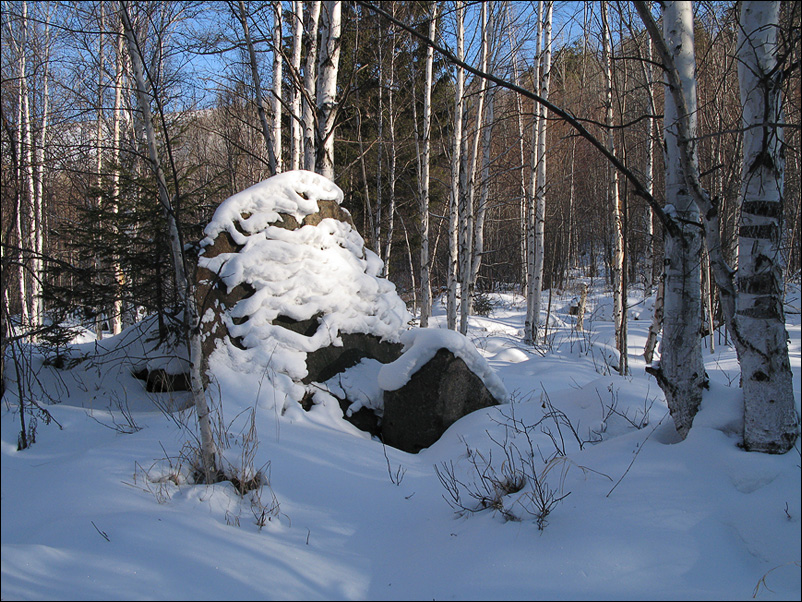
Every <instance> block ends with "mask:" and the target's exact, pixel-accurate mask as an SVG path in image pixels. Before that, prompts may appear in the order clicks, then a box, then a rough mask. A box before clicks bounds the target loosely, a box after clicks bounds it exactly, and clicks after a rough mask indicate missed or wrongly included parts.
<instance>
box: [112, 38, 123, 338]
mask: <svg viewBox="0 0 802 602" xmlns="http://www.w3.org/2000/svg"><path fill="white" fill-rule="evenodd" d="M120 34H121V35H119V36H118V37H117V53H116V56H115V62H114V65H115V66H114V115H113V116H112V119H113V123H112V143H111V149H112V150H111V152H112V163H113V171H112V174H111V196H112V203H113V207H112V211H113V212H114V213H117V211H118V207H119V201H120V139H121V133H122V99H123V89H122V84H123V71H124V62H123V41H124V39H125V38H124V33H123V32H122V31H120ZM112 270H113V271H114V279H115V281H116V283H117V290H118V293H117V295H115V299H114V310H113V311H112V318H111V331H112V334H119V333H120V332H121V331H122V327H123V319H122V318H123V303H122V298H121V297H122V291H123V287H124V286H125V275H124V274H123V271H122V268H121V266H120V261H119V259H117V258H114V259H113V266H112Z"/></svg>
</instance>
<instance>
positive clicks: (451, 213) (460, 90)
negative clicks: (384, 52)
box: [446, 0, 465, 330]
mask: <svg viewBox="0 0 802 602" xmlns="http://www.w3.org/2000/svg"><path fill="white" fill-rule="evenodd" d="M456 20H457V59H458V61H459V62H460V63H461V62H462V61H463V60H464V58H465V4H464V2H463V1H462V0H456ZM460 63H458V64H457V67H456V72H457V73H456V79H457V81H456V86H455V89H454V137H453V141H452V147H451V194H450V196H449V210H448V233H449V237H448V275H447V277H448V283H447V284H448V294H447V299H446V323H447V326H448V328H449V329H451V330H456V328H457V280H458V271H457V270H458V266H459V190H460V184H459V183H460V177H459V170H460V153H461V149H462V126H463V124H462V110H463V105H464V102H465V99H464V95H465V69H464V67H463V66H462V65H461V64H460Z"/></svg>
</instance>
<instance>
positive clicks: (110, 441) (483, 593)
mask: <svg viewBox="0 0 802 602" xmlns="http://www.w3.org/2000/svg"><path fill="white" fill-rule="evenodd" d="M599 286H600V284H599V280H596V281H595V286H594V288H592V289H591V294H590V297H589V303H588V315H587V316H586V319H585V326H586V328H587V331H586V332H584V333H575V332H572V330H571V325H572V324H573V320H574V318H573V316H570V315H569V313H568V305H569V302H570V298H571V297H572V296H574V295H575V294H576V292H577V291H575V290H570V291H554V296H553V302H552V310H551V311H552V315H551V316H550V317H551V320H550V322H549V330H548V333H547V337H548V340H547V342H546V343H544V344H541V345H539V346H538V347H537V348H532V347H529V346H526V345H524V344H523V343H522V342H521V339H522V336H521V335H522V329H523V317H524V312H525V307H524V304H523V299H522V297H520V296H519V295H514V294H511V293H504V294H492V295H491V297H490V298H491V300H492V301H493V303H494V309H493V311H492V312H491V314H490V315H489V316H488V317H474V318H471V322H470V327H469V329H468V338H469V339H470V340H471V341H472V342H473V344H474V345H475V347H476V349H477V350H478V353H479V354H480V355H481V356H482V357H483V358H484V360H485V361H486V362H487V364H488V365H489V366H490V367H492V368H493V369H494V371H495V373H496V375H497V376H498V378H499V379H500V381H501V383H502V384H503V385H504V388H505V389H506V390H507V391H508V392H509V398H510V403H508V404H503V405H501V406H497V407H494V408H488V409H485V410H480V411H478V412H474V413H473V414H470V415H468V416H466V417H464V418H462V419H461V420H459V421H457V422H456V423H455V424H453V425H452V426H451V427H450V428H449V429H448V431H447V432H446V433H445V435H444V436H443V437H442V438H441V439H440V440H439V441H438V442H436V443H435V444H434V445H432V446H431V447H430V448H428V449H425V450H422V451H421V452H420V453H418V454H407V453H404V452H401V451H398V450H396V449H393V448H390V447H385V446H383V445H382V443H381V442H380V441H377V440H374V439H372V438H370V436H368V435H366V434H365V433H363V432H361V431H358V430H357V429H356V428H355V427H353V426H352V425H351V424H349V423H348V422H346V421H344V420H343V419H342V418H341V416H342V412H341V410H340V408H339V406H338V405H337V404H336V402H331V400H326V399H325V395H322V396H321V399H323V401H322V403H319V404H318V405H315V406H313V408H312V410H311V411H310V412H304V411H303V410H302V409H301V408H300V406H298V404H297V403H294V402H292V403H290V402H287V403H280V402H279V401H277V400H276V398H275V397H276V396H277V395H279V394H280V393H281V390H280V387H271V386H268V385H267V382H268V378H267V376H266V375H265V372H264V371H263V372H260V371H259V370H257V369H255V368H254V369H253V370H243V369H242V367H241V366H239V365H237V364H236V363H233V362H232V358H233V357H234V356H232V355H227V354H224V353H220V354H216V355H215V357H214V358H213V361H212V363H211V370H212V372H213V376H214V378H213V381H212V386H211V387H210V394H211V397H212V399H213V401H214V405H215V406H216V407H217V408H218V409H219V408H222V415H219V414H217V415H216V418H215V423H216V424H218V425H219V428H220V432H225V433H226V434H227V436H226V437H225V439H224V440H225V442H226V444H227V446H228V447H227V448H226V449H225V455H226V459H227V460H228V461H229V462H232V463H236V462H238V461H239V462H242V460H243V458H246V459H247V458H250V462H246V466H245V468H247V467H248V466H251V467H253V468H254V469H256V470H262V471H263V472H264V473H265V474H266V475H267V476H269V482H270V486H269V487H268V486H264V487H263V488H262V489H261V490H259V491H258V492H257V493H258V495H255V494H250V495H248V496H245V497H241V496H240V495H239V494H238V493H237V492H236V491H235V489H234V488H233V486H232V485H231V484H230V483H221V484H217V485H213V486H207V485H191V484H189V483H188V476H189V471H188V470H187V466H186V462H185V461H182V453H186V451H187V449H188V447H187V445H190V446H191V445H192V442H193V441H194V432H195V417H194V414H193V413H191V412H183V413H175V414H172V415H171V416H172V418H175V419H176V420H173V419H172V418H171V417H168V416H166V415H165V414H164V413H162V412H161V411H159V410H158V409H156V406H155V405H154V404H155V403H158V405H161V406H164V405H165V400H166V399H169V397H170V395H171V394H167V393H160V394H147V393H145V391H144V386H143V384H142V383H141V381H138V380H136V379H134V378H133V377H131V378H129V377H128V376H126V375H127V374H128V373H129V372H127V370H128V368H126V367H125V366H126V365H125V363H124V359H123V358H124V357H125V356H126V354H128V353H129V352H128V351H126V347H125V346H124V344H123V343H124V342H125V341H128V342H130V341H132V340H141V341H144V340H145V339H144V338H141V336H140V335H143V332H142V329H141V328H140V330H134V329H132V330H129V331H127V332H125V333H123V334H122V335H120V336H118V337H107V338H104V339H103V341H100V342H98V345H97V347H95V344H94V343H93V342H92V341H91V340H89V339H91V335H88V334H87V335H85V337H86V342H84V343H82V344H81V345H78V346H76V347H75V348H73V349H72V353H71V356H73V357H75V358H84V359H82V360H81V361H79V362H77V363H75V365H74V366H73V367H72V368H71V369H69V370H67V369H65V370H56V369H55V368H53V367H52V366H48V365H46V364H47V363H46V362H44V361H43V360H44V358H43V357H42V356H41V355H39V354H38V353H37V352H36V351H35V350H30V349H25V350H24V351H31V353H30V354H29V355H27V356H26V357H27V358H28V359H29V360H30V361H31V362H32V366H33V367H34V368H35V374H36V379H31V380H30V381H27V382H26V387H27V388H26V390H30V391H31V392H32V393H33V394H34V395H35V397H36V399H37V400H39V401H41V402H42V403H48V402H49V401H51V400H55V401H58V400H63V401H62V403H59V404H55V405H46V406H45V407H46V408H47V409H48V411H49V412H50V413H51V414H52V417H53V419H54V420H56V421H58V424H56V422H55V421H53V422H51V423H50V424H45V422H44V420H43V419H42V418H41V417H40V419H39V421H38V425H37V433H36V435H37V436H36V443H34V445H33V446H32V447H31V448H30V449H27V450H24V451H17V435H18V433H19V428H20V416H19V412H18V405H17V397H16V395H15V394H13V392H11V391H12V389H13V390H15V386H14V382H15V378H16V377H15V376H14V370H13V365H11V364H7V368H6V372H7V379H8V380H7V386H8V388H9V391H10V392H7V393H6V394H5V396H4V397H3V405H2V416H1V418H2V422H1V423H0V426H1V427H2V429H1V434H2V443H1V444H0V446H1V447H0V453H2V479H1V480H0V484H1V485H2V521H1V522H0V532H1V533H2V582H1V586H0V589H1V590H2V599H3V600H38V599H75V600H109V599H112V600H116V599H198V600H202V599H208V600H220V599H227V600H250V599H253V600H257V599H264V600H306V599H315V600H423V599H438V600H441V599H452V600H453V599H456V600H482V599H496V600H575V599H595V600H620V599H631V600H649V599H670V600H675V599H683V600H727V599H740V600H747V599H752V596H753V595H755V597H756V599H758V600H766V599H784V600H799V599H800V594H801V593H802V588H801V587H800V567H799V562H800V544H801V542H800V516H801V515H802V508H800V472H801V469H800V464H801V463H802V460H800V453H799V444H798V443H797V447H796V449H794V450H792V451H791V452H789V453H787V454H785V455H783V456H770V455H764V454H752V453H745V452H743V451H742V450H741V449H740V448H739V447H738V443H739V440H740V437H739V432H740V428H741V417H740V415H741V401H740V397H739V389H738V364H737V361H736V360H735V354H734V351H733V350H732V349H731V348H729V347H727V346H726V345H725V341H724V336H723V335H717V336H716V337H714V340H713V343H714V345H715V348H714V349H711V348H710V341H709V340H707V339H706V342H705V350H704V358H705V364H706V367H707V370H708V372H709V376H710V381H711V386H710V390H709V391H707V392H705V397H704V402H703V405H702V409H701V412H700V414H699V415H698V416H697V418H696V420H695V423H694V426H693V428H692V429H691V432H690V435H689V436H688V438H687V439H686V440H685V441H681V442H680V441H678V439H677V436H676V432H675V431H674V428H673V426H672V424H671V420H670V417H668V416H666V405H665V402H664V399H663V396H662V394H661V392H660V390H659V388H658V387H657V385H656V384H655V382H654V380H653V379H651V378H650V377H649V376H648V375H646V374H645V372H644V363H643V360H642V358H641V356H640V354H641V352H642V348H643V343H644V341H645V338H646V334H647V331H648V326H649V323H650V318H651V312H650V310H649V309H650V308H651V298H649V297H647V298H646V299H644V298H643V295H641V294H640V293H638V292H637V291H633V292H632V293H631V295H630V306H631V307H632V308H633V309H632V310H631V312H630V321H629V354H630V355H629V361H630V367H631V370H632V374H631V375H630V376H627V377H621V376H618V375H616V374H615V373H614V372H613V371H611V369H610V366H609V357H608V355H606V354H605V353H604V350H605V349H607V348H608V347H609V346H610V345H612V343H613V324H612V322H610V321H609V320H607V319H606V317H607V316H606V315H605V313H604V311H598V312H596V308H597V307H599V308H603V307H604V305H605V303H606V302H605V299H606V298H607V293H606V291H604V290H603V289H601V288H599ZM787 299H788V301H789V303H788V304H787V305H786V309H787V310H788V313H787V324H788V331H789V335H790V345H789V350H790V355H791V365H792V369H793V372H794V394H795V399H796V403H797V408H799V399H800V371H801V369H800V353H801V345H800V313H799V299H800V295H799V287H798V285H795V286H792V287H789V294H788V297H787ZM594 312H595V313H594ZM541 320H542V322H543V323H544V324H545V321H546V313H545V311H544V313H543V315H542V316H541ZM444 323H445V317H444V315H443V306H442V303H440V302H438V303H436V304H435V315H434V317H433V319H432V320H431V321H430V324H431V325H432V326H433V327H434V328H438V327H442V326H444ZM407 336H416V335H407ZM417 336H420V335H417ZM424 336H425V335H424ZM446 336H448V335H446ZM138 337H139V338H138ZM421 342H422V341H421ZM128 349H130V354H129V355H130V356H131V359H130V360H129V362H130V363H138V362H143V361H144V362H147V361H154V362H159V361H161V360H158V359H157V358H155V357H154V358H152V359H149V358H148V357H147V356H148V355H149V354H156V353H157V351H154V350H153V349H151V348H149V347H148V346H147V345H145V344H144V343H143V344H142V345H141V346H138V347H137V346H136V344H134V346H129V348H128ZM100 350H103V353H101V352H100ZM281 354H282V352H281V351H280V350H279V349H278V348H277V349H276V350H275V351H274V358H273V359H274V360H276V361H279V359H280V358H278V357H276V356H280V355H281ZM140 356H141V357H140ZM101 358H104V359H105V361H106V362H107V363H103V362H102V361H101ZM112 359H114V360H115V361H117V362H118V363H117V364H114V365H116V366H117V367H116V368H114V367H113V366H112V364H111V363H108V362H111V361H112ZM281 361H285V362H287V363H288V364H291V363H292V361H294V360H288V359H286V358H285V359H282V360H281ZM365 365H366V367H365V368H364V370H365V374H372V375H373V376H371V377H370V378H375V379H377V378H378V377H377V376H376V374H377V373H378V371H379V370H381V366H377V365H375V364H373V365H370V363H369V362H367V363H366V364H365ZM268 370H269V368H268ZM365 374H363V375H361V376H359V375H356V374H355V375H354V378H353V380H352V381H351V382H350V383H348V382H346V381H347V380H348V379H346V378H344V379H342V386H344V387H346V386H350V387H352V388H359V387H362V386H363V385H362V384H360V383H362V382H363V381H362V380H361V379H363V378H367V377H366V376H365ZM287 378H289V377H287ZM370 378H369V379H368V380H370ZM287 387H290V385H289V384H287ZM46 394H49V395H50V399H48V398H47V397H46ZM375 396H376V391H375V390H366V391H365V397H364V400H363V403H364V405H368V406H370V405H371V403H373V401H371V400H375ZM126 408H127V410H126ZM124 410H125V411H124ZM282 410H283V411H282ZM556 410H559V412H561V413H562V414H563V415H564V416H565V418H566V420H567V421H568V422H570V425H571V426H572V428H573V431H572V430H571V429H569V428H568V426H567V424H568V423H566V422H561V423H560V425H561V427H560V428H559V429H558V427H557V421H555V420H554V419H550V418H548V416H558V415H559V414H557V413H556ZM252 416H253V422H252V423H251V417H252ZM544 417H545V419H544ZM28 419H30V417H28ZM182 422H183V423H184V424H185V425H187V426H186V427H182V426H180V424H181V423H182ZM536 424H538V426H537V427H535V426H533V425H536ZM251 425H253V427H254V429H255V436H254V432H253V431H252V430H251ZM637 427H640V428H637ZM574 432H575V433H576V436H575V435H574ZM527 440H528V441H527ZM505 442H506V445H507V449H508V450H509V449H510V446H509V444H510V443H514V444H515V445H516V449H518V450H519V451H520V452H521V453H522V455H524V456H526V452H528V450H529V449H530V447H529V444H528V442H530V443H531V449H532V450H534V457H533V461H534V462H533V465H534V466H535V467H536V469H537V470H538V474H539V475H540V476H541V477H542V478H543V483H546V484H547V485H548V486H549V487H551V488H552V489H553V490H554V491H555V492H557V493H558V495H559V496H562V495H567V497H565V498H564V499H563V500H562V501H561V502H559V503H558V504H556V506H554V508H553V510H552V512H551V514H550V515H549V516H548V517H546V523H545V525H544V528H543V529H542V530H540V529H539V528H538V525H537V521H536V519H535V517H534V516H532V515H530V514H527V512H526V510H525V507H526V501H527V500H526V497H525V495H526V494H527V492H531V491H532V484H531V483H527V485H526V487H525V488H524V489H522V490H521V491H519V492H516V493H510V494H508V495H506V496H502V498H501V500H500V506H499V507H498V508H493V507H488V508H487V509H485V510H481V511H477V512H468V513H464V514H462V515H461V516H458V515H457V514H456V513H455V512H454V509H453V508H452V507H451V506H450V505H449V504H448V503H447V501H446V499H448V498H449V496H448V493H447V491H446V489H445V488H444V487H443V484H442V483H441V480H440V479H439V478H438V475H437V472H436V471H435V467H437V469H438V472H439V473H440V474H441V475H443V474H446V473H447V470H448V469H449V468H451V469H452V470H453V474H454V475H455V476H456V477H457V478H458V479H460V480H461V481H463V482H465V483H472V482H475V481H476V478H477V477H476V471H475V467H476V466H477V465H479V466H481V465H482V464H481V458H485V459H488V460H489V462H490V465H491V466H492V467H493V468H494V470H496V471H499V472H501V471H503V470H504V467H505V466H508V465H509V462H508V457H507V456H505V454H504V453H503V447H502V446H503V445H505ZM255 443H258V445H256V446H255V445H254V444H255ZM558 449H559V450H560V451H561V452H564V454H565V455H564V456H562V455H559V454H557V455H555V454H556V450H558ZM549 458H554V459H552V460H551V461H550V462H546V460H548V459H549ZM547 468H548V470H546V469H547ZM273 496H275V498H274V497H273ZM463 501H464V502H466V505H467V502H470V501H471V500H470V499H468V498H465V499H464V500H463ZM260 509H268V510H270V512H269V513H268V518H269V520H268V519H265V520H263V521H262V522H263V524H264V526H262V527H261V528H260V527H259V526H258V525H257V521H258V519H259V516H260V511H261V510H260ZM505 513H506V514H505ZM509 518H516V519H519V520H508V519H509Z"/></svg>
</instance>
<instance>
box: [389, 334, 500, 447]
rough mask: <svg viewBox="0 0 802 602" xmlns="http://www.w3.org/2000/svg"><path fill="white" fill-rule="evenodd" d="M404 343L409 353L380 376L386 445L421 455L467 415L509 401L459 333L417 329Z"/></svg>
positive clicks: (488, 369) (498, 382)
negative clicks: (421, 451)
mask: <svg viewBox="0 0 802 602" xmlns="http://www.w3.org/2000/svg"><path fill="white" fill-rule="evenodd" d="M401 340H402V343H404V346H405V347H404V353H403V354H402V356H401V357H400V358H399V359H398V360H396V361H395V362H393V363H392V364H387V365H385V366H383V367H382V368H381V371H380V373H379V383H380V386H381V388H382V389H383V390H384V393H383V398H384V404H383V405H384V408H383V418H382V423H381V432H382V437H383V440H384V442H385V443H386V444H387V445H390V446H392V447H396V448H398V449H401V450H404V451H407V452H411V453H416V452H418V451H420V450H421V449H423V448H425V447H429V446H430V445H432V444H433V443H434V442H435V441H437V440H438V439H439V438H440V436H441V435H442V434H443V433H444V432H445V431H446V429H447V428H448V427H450V426H451V425H452V424H454V423H455V422H456V421H457V420H459V419H460V418H462V417H463V416H465V415H467V414H470V413H471V412H474V411H476V410H479V409H482V408H486V407H490V406H493V405H497V404H499V403H501V402H503V401H506V399H507V397H508V395H507V391H506V389H505V388H504V385H503V384H502V383H501V381H500V380H499V378H498V376H496V374H495V372H493V370H492V369H491V368H490V366H489V365H488V364H487V362H486V360H485V359H484V358H483V357H482V356H481V355H480V354H479V352H478V351H477V350H476V348H475V347H474V346H473V344H472V343H471V342H470V340H469V339H467V338H466V337H464V336H463V335H461V334H459V333H458V332H454V331H451V330H440V329H425V328H424V329H414V330H410V331H407V332H406V333H404V336H402V339H401Z"/></svg>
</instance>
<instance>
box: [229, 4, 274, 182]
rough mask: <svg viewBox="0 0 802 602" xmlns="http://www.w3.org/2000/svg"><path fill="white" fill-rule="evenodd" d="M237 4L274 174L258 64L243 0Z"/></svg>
mask: <svg viewBox="0 0 802 602" xmlns="http://www.w3.org/2000/svg"><path fill="white" fill-rule="evenodd" d="M237 4H238V6H239V13H238V17H239V22H240V25H241V26H242V32H243V34H244V35H245V45H246V46H247V48H248V59H249V63H250V67H251V77H252V78H253V87H254V93H255V94H256V111H257V113H258V114H259V123H260V124H261V125H262V136H264V139H265V148H267V156H268V167H269V169H270V174H271V175H275V174H276V173H278V171H277V170H278V164H277V157H276V154H275V150H274V149H275V146H274V145H273V139H272V133H271V130H270V124H269V123H268V121H267V107H266V106H265V104H266V103H265V98H264V96H263V95H262V78H261V77H260V75H259V65H258V63H257V62H256V50H255V49H254V47H253V40H252V39H251V32H250V27H249V26H248V14H247V12H246V10H245V2H244V1H243V0H238V2H237Z"/></svg>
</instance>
